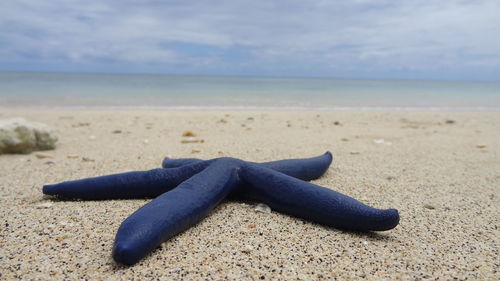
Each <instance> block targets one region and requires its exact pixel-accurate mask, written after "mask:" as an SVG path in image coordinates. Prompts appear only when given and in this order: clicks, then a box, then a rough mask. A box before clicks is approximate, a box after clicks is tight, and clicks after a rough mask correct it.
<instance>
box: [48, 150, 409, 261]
mask: <svg viewBox="0 0 500 281" xmlns="http://www.w3.org/2000/svg"><path fill="white" fill-rule="evenodd" d="M331 161H332V155H331V153H329V152H327V153H325V154H323V155H321V156H318V157H314V158H308V159H290V160H281V161H273V162H267V163H253V162H246V161H242V160H239V159H234V158H217V159H212V160H206V161H204V160H199V159H194V158H188V159H165V160H164V161H163V167H164V168H163V169H154V170H150V171H143V172H128V173H123V174H115V175H109V176H103V177H96V178H89V179H82V180H76V181H68V182H63V183H59V184H55V185H46V186H44V188H43V192H44V193H45V194H49V195H56V196H59V197H63V198H78V199H87V200H101V199H128V198H155V197H156V198H155V199H153V200H152V201H151V202H149V203H147V204H146V205H144V206H143V207H141V208H139V209H138V210H137V211H135V212H134V213H133V214H132V215H131V216H129V217H128V218H127V219H126V220H125V221H124V222H123V223H122V224H121V226H120V228H119V229H118V232H117V234H116V238H115V244H114V249H113V258H114V259H115V260H116V261H117V262H120V263H123V264H127V265H132V264H135V263H137V262H138V261H139V260H141V259H142V258H143V257H145V256H146V255H147V254H148V253H149V252H151V251H152V250H153V249H154V248H155V247H157V246H158V245H159V244H161V243H162V242H164V241H166V240H168V239H170V238H171V237H173V236H175V235H177V234H178V233H180V232H182V231H184V230H186V229H188V228H189V227H191V226H193V225H194V224H196V223H197V222H199V221H200V220H202V219H203V218H204V217H206V216H207V214H208V213H209V212H210V211H211V210H212V209H213V208H215V207H216V206H217V205H218V204H219V203H220V202H221V201H222V200H224V199H225V198H226V197H228V196H230V195H233V196H237V197H240V198H244V199H247V200H255V201H259V202H262V203H265V204H267V205H269V206H270V207H271V208H272V209H274V210H276V211H279V212H282V213H285V214H289V215H292V216H295V217H299V218H303V219H306V220H310V221H314V222H317V223H320V224H324V225H327V226H332V227H337V228H343V229H348V230H361V231H368V230H375V231H381V230H389V229H392V228H394V227H395V226H396V225H397V224H398V223H399V214H398V211H397V210H395V209H388V210H380V209H375V208H372V207H369V206H367V205H365V204H363V203H361V202H359V201H357V200H355V199H353V198H351V197H349V196H346V195H343V194H341V193H338V192H335V191H333V190H330V189H328V188H325V187H321V186H318V185H314V184H311V183H308V182H306V181H308V180H313V179H316V178H318V177H320V176H321V175H322V174H323V173H324V172H325V171H326V170H327V169H328V167H329V165H330V163H331Z"/></svg>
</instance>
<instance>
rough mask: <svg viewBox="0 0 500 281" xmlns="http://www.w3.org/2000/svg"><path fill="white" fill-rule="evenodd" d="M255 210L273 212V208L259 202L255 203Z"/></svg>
mask: <svg viewBox="0 0 500 281" xmlns="http://www.w3.org/2000/svg"><path fill="white" fill-rule="evenodd" d="M254 210H255V211H256V212H258V213H268V214H269V213H271V208H270V207H269V206H267V205H266V204H262V203H258V204H257V205H255V207H254Z"/></svg>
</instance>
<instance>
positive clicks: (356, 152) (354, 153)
mask: <svg viewBox="0 0 500 281" xmlns="http://www.w3.org/2000/svg"><path fill="white" fill-rule="evenodd" d="M351 154H352V155H358V154H359V151H351Z"/></svg>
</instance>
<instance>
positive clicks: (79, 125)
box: [71, 122, 90, 128]
mask: <svg viewBox="0 0 500 281" xmlns="http://www.w3.org/2000/svg"><path fill="white" fill-rule="evenodd" d="M88 126H90V123H89V122H79V123H76V124H73V125H71V127H73V128H80V127H88Z"/></svg>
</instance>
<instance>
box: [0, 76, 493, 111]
mask: <svg viewBox="0 0 500 281" xmlns="http://www.w3.org/2000/svg"><path fill="white" fill-rule="evenodd" d="M0 107H4V108H5V107H90V108H95V107H104V108H108V107H109V108H115V107H118V108H121V107H123V108H130V107H132V108H136V107H137V108H139V107H140V108H178V109H189V108H194V109H199V108H234V109H245V108H248V109H254V108H257V109H258V108H272V109H275V108H278V109H318V110H320V109H325V110H330V109H332V110H350V109H352V110H358V109H362V110H478V111H498V110H500V82H461V81H413V80H412V81H408V80H404V81H402V80H349V79H330V78H262V77H230V76H187V75H186V76H184V75H142V74H137V75H135V74H133V75H129V74H83V73H14V72H0Z"/></svg>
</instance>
